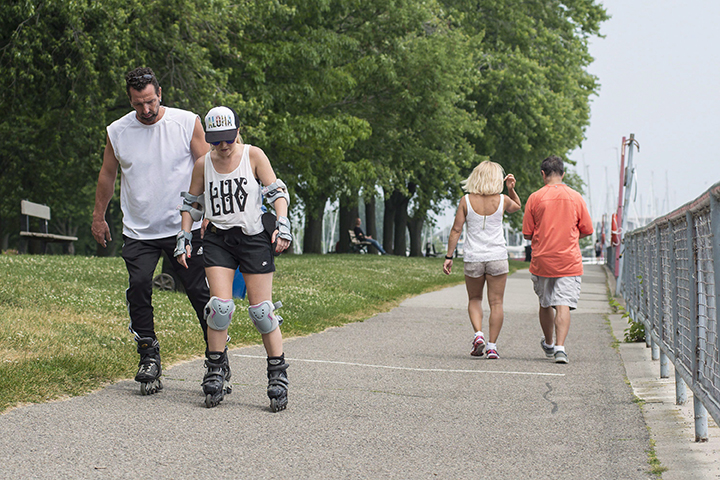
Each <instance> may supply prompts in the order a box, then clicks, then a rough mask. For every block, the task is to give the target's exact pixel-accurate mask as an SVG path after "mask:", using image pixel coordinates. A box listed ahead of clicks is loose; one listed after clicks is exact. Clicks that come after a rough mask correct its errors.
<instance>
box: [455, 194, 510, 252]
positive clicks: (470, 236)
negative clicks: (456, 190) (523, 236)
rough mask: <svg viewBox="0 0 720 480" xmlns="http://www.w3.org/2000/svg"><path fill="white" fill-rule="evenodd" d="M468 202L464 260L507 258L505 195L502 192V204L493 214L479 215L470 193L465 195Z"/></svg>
mask: <svg viewBox="0 0 720 480" xmlns="http://www.w3.org/2000/svg"><path fill="white" fill-rule="evenodd" d="M465 203H466V204H467V210H468V213H467V217H466V218H465V222H466V223H467V230H466V236H465V246H464V253H463V261H465V262H493V261H495V260H507V258H508V252H507V247H506V243H505V236H504V234H503V233H504V232H503V224H502V220H503V212H504V211H505V210H504V208H503V204H504V203H505V196H504V195H502V194H500V205H498V208H497V210H496V211H495V213H493V214H492V215H479V214H477V213H475V211H474V210H473V208H472V205H471V204H470V195H465Z"/></svg>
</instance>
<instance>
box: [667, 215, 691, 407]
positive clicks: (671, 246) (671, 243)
mask: <svg viewBox="0 0 720 480" xmlns="http://www.w3.org/2000/svg"><path fill="white" fill-rule="evenodd" d="M668 236H669V237H670V238H669V240H668V263H669V266H668V268H669V270H670V278H669V279H668V281H669V282H670V286H671V288H672V292H671V296H672V297H673V298H672V299H671V301H670V318H671V319H672V332H673V342H672V343H673V344H672V345H671V346H669V348H672V352H673V357H674V358H677V354H678V343H679V339H678V337H679V329H678V322H679V316H680V313H679V312H678V306H677V295H678V293H677V277H678V275H677V268H678V265H677V259H676V258H675V232H674V231H673V225H672V222H671V221H668ZM685 403H687V384H686V383H685V380H683V378H682V375H680V372H679V371H678V369H677V368H676V369H675V404H676V405H685Z"/></svg>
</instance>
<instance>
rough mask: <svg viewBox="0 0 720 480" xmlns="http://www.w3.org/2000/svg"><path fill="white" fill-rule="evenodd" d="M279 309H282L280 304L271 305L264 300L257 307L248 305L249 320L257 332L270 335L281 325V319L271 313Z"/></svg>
mask: <svg viewBox="0 0 720 480" xmlns="http://www.w3.org/2000/svg"><path fill="white" fill-rule="evenodd" d="M280 307H282V303H281V302H275V303H274V304H273V303H272V302H270V301H269V300H265V301H264V302H262V303H259V304H257V305H250V306H249V307H248V313H249V314H250V320H252V321H253V323H254V324H255V328H257V329H258V332H260V333H262V334H265V333H270V332H272V331H274V330H275V329H276V328H278V327H279V326H280V325H282V322H283V319H282V317H281V316H280V315H277V314H275V313H273V312H274V311H275V310H277V309H278V308H280Z"/></svg>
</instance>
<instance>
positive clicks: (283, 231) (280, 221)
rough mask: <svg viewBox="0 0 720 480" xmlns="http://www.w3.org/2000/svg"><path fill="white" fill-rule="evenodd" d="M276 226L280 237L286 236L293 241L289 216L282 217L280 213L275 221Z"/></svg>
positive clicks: (285, 237)
mask: <svg viewBox="0 0 720 480" xmlns="http://www.w3.org/2000/svg"><path fill="white" fill-rule="evenodd" d="M275 228H276V229H277V230H278V238H284V239H285V240H288V241H290V242H292V241H293V236H292V227H291V226H290V220H289V219H288V218H287V217H281V216H279V215H278V217H277V220H276V221H275Z"/></svg>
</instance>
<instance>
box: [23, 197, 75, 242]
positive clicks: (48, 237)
mask: <svg viewBox="0 0 720 480" xmlns="http://www.w3.org/2000/svg"><path fill="white" fill-rule="evenodd" d="M31 218H37V219H38V220H39V222H37V223H39V230H40V231H33V230H31V228H30V226H31V221H30V220H31ZM20 219H21V227H20V228H21V230H20V239H21V247H20V251H21V252H23V253H27V250H28V245H27V244H28V243H29V241H30V240H35V241H37V243H39V244H40V248H39V250H38V251H37V252H34V253H43V254H44V253H45V251H46V249H47V244H48V243H53V242H58V243H64V242H67V243H69V242H76V241H77V237H71V236H69V235H55V234H54V233H48V220H50V207H48V206H47V205H40V204H39V203H32V202H28V201H27V200H21V201H20ZM33 223H35V222H33Z"/></svg>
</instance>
